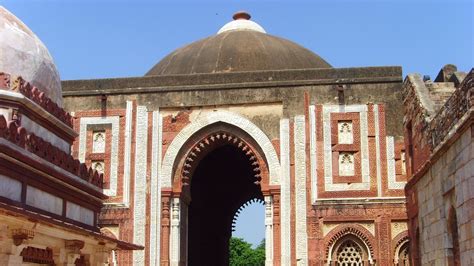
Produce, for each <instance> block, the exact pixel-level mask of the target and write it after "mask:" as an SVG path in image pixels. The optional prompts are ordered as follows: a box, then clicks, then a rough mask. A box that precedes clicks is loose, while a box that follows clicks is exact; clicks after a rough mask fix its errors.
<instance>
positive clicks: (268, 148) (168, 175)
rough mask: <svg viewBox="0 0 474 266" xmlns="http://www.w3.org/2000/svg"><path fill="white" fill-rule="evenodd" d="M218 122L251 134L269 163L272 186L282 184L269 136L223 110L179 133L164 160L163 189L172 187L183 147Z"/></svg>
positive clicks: (199, 120)
mask: <svg viewBox="0 0 474 266" xmlns="http://www.w3.org/2000/svg"><path fill="white" fill-rule="evenodd" d="M218 122H224V123H227V124H231V125H234V126H236V127H238V128H240V129H241V130H243V131H245V132H246V133H247V134H249V135H250V136H251V137H252V138H253V139H254V140H255V141H256V142H257V144H258V145H259V146H260V148H261V149H262V151H263V153H264V155H265V159H266V160H267V162H268V169H269V172H270V185H278V184H280V162H279V161H278V156H277V153H276V151H275V148H274V147H273V144H272V142H271V141H270V139H269V138H268V137H267V135H265V133H263V131H262V130H261V129H260V128H258V127H257V126H256V125H255V124H253V123H252V122H251V121H250V120H248V119H246V118H245V117H243V116H241V115H239V114H236V113H233V112H228V111H222V110H221V111H215V112H210V113H206V114H205V115H203V116H201V117H199V118H197V119H196V120H195V121H193V122H192V123H191V124H189V125H188V126H186V127H185V128H184V129H183V130H181V131H180V132H179V133H178V135H176V137H175V138H174V139H173V141H172V142H171V144H170V146H169V147H168V149H167V151H166V154H165V157H164V159H163V164H162V173H161V175H160V177H161V178H160V179H161V187H163V188H164V187H171V184H172V174H173V166H174V162H175V160H176V159H177V158H176V157H177V155H178V153H179V151H180V149H181V147H182V146H183V145H184V144H185V143H186V141H187V140H188V139H189V138H190V137H191V136H192V135H193V134H194V133H196V132H197V131H199V130H200V129H202V128H204V127H206V126H209V125H211V124H215V123H218Z"/></svg>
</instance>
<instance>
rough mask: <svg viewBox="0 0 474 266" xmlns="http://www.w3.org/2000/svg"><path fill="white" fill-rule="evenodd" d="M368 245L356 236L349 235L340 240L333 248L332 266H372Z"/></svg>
mask: <svg viewBox="0 0 474 266" xmlns="http://www.w3.org/2000/svg"><path fill="white" fill-rule="evenodd" d="M368 257H369V256H368V250H367V248H366V245H365V244H364V243H363V242H362V241H361V240H360V239H359V238H358V237H356V236H354V235H347V236H345V237H343V238H341V239H339V240H338V241H337V242H336V243H335V245H334V247H333V248H332V256H331V263H330V265H336V266H361V265H370V264H369V259H368Z"/></svg>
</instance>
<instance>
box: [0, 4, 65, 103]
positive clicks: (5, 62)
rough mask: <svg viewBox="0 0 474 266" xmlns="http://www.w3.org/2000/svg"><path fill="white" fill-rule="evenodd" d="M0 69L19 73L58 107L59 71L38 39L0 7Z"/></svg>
mask: <svg viewBox="0 0 474 266" xmlns="http://www.w3.org/2000/svg"><path fill="white" fill-rule="evenodd" d="M0 72H5V73H9V74H11V75H14V76H21V77H23V79H25V80H26V81H28V82H30V83H31V84H32V85H33V86H35V87H37V88H38V89H40V90H41V91H43V92H44V93H45V94H46V96H48V97H49V98H50V99H51V100H52V101H53V102H55V103H56V104H57V105H59V106H61V107H62V91H61V80H60V78H59V73H58V71H57V70H56V66H55V65H54V62H53V58H52V57H51V55H50V54H49V51H48V49H47V48H46V46H45V45H44V44H43V43H42V42H41V40H40V39H39V38H38V37H37V36H36V35H35V34H34V33H33V32H32V31H31V30H30V29H29V28H28V27H27V26H26V25H25V24H24V23H23V22H22V21H21V20H19V19H18V18H17V17H16V16H15V15H13V14H12V13H10V12H9V11H8V10H6V9H5V8H4V7H3V6H0Z"/></svg>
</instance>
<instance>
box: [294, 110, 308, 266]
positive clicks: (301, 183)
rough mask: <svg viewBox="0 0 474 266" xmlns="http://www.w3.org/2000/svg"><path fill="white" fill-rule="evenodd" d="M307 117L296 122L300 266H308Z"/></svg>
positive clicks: (296, 212)
mask: <svg viewBox="0 0 474 266" xmlns="http://www.w3.org/2000/svg"><path fill="white" fill-rule="evenodd" d="M305 130H306V126H305V117H304V116H296V117H295V120H294V132H295V137H294V145H295V146H294V147H295V214H296V217H298V218H297V219H296V222H295V223H296V224H295V227H296V228H295V234H296V235H295V242H296V243H295V244H296V260H297V261H298V265H308V232H307V225H306V134H305Z"/></svg>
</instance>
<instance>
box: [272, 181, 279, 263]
mask: <svg viewBox="0 0 474 266" xmlns="http://www.w3.org/2000/svg"><path fill="white" fill-rule="evenodd" d="M272 197H273V265H280V264H281V261H280V259H281V245H280V234H281V230H280V190H279V189H278V190H277V191H274V192H272Z"/></svg>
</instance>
